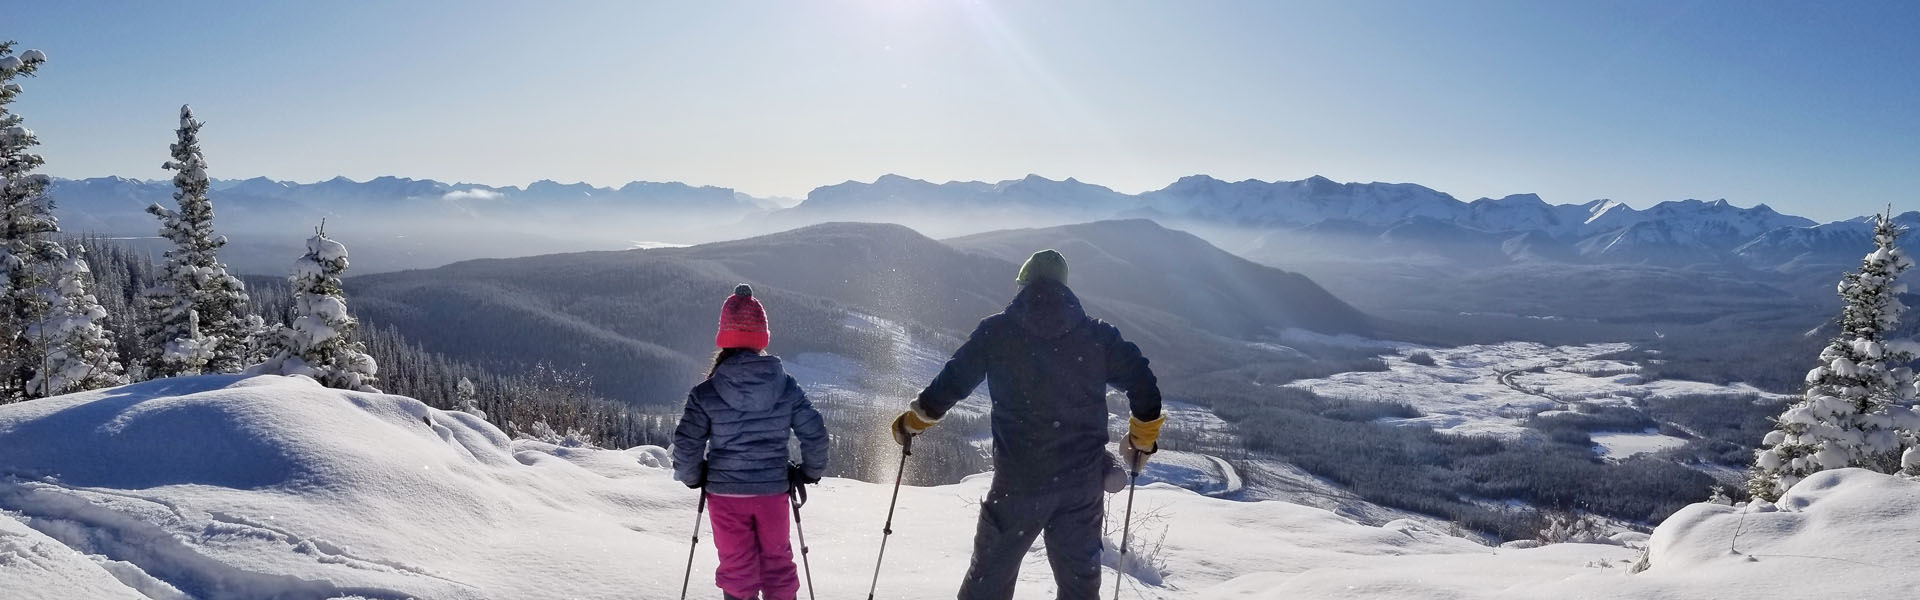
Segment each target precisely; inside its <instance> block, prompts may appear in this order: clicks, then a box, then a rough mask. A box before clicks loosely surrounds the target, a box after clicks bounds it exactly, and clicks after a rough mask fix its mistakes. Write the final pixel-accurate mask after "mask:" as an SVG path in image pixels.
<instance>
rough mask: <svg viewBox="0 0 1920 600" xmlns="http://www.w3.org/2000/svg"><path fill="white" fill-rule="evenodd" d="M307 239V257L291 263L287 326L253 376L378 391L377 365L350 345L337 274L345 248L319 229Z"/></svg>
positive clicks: (351, 321)
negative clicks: (268, 375) (305, 378)
mask: <svg viewBox="0 0 1920 600" xmlns="http://www.w3.org/2000/svg"><path fill="white" fill-rule="evenodd" d="M315 234H316V235H314V236H313V237H312V238H310V239H308V240H307V254H306V255H305V256H302V257H300V260H299V261H297V262H295V263H294V265H293V277H292V278H291V280H292V281H293V294H294V297H293V323H292V324H291V325H289V326H288V327H286V328H285V329H282V330H281V331H280V335H279V337H278V346H277V352H276V353H275V354H274V356H273V357H272V358H269V359H267V362H265V363H262V364H261V365H260V366H258V367H255V368H254V369H252V371H253V372H257V373H272V374H278V375H305V376H308V377H312V378H314V380H316V381H319V382H320V384H321V385H325V386H327V387H331V388H339V389H344V390H358V391H363V392H378V391H380V390H379V389H377V388H374V387H373V384H374V383H375V378H374V375H375V374H376V373H377V372H378V371H379V365H377V364H376V363H374V361H373V357H371V356H368V355H367V352H366V346H365V345H364V344H362V343H360V342H357V341H353V339H352V335H353V329H354V327H355V326H356V325H358V323H357V322H356V321H355V320H354V318H353V316H352V315H349V314H347V299H346V294H345V292H343V291H342V290H341V289H340V274H341V273H343V272H346V270H347V247H346V246H343V245H341V244H340V242H336V241H333V239H332V238H329V237H327V232H326V227H325V226H324V225H322V226H321V228H320V229H318V230H316V231H315Z"/></svg>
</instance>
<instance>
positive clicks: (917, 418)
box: [893, 402, 940, 446]
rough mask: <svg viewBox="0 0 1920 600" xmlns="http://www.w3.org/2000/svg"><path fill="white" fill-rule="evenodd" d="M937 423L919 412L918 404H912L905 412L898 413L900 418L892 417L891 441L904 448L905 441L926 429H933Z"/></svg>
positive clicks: (936, 420) (937, 421)
mask: <svg viewBox="0 0 1920 600" xmlns="http://www.w3.org/2000/svg"><path fill="white" fill-rule="evenodd" d="M939 422H940V420H939V419H935V418H933V417H929V416H927V414H926V413H924V412H921V411H920V403H919V402H914V403H913V406H912V407H911V408H910V409H909V410H908V411H907V412H903V413H900V416H898V417H894V419H893V441H894V443H897V444H900V445H902V446H905V445H907V440H909V439H912V438H913V436H916V435H920V434H922V433H925V432H926V431H927V429H928V428H930V427H933V424H934V423H939Z"/></svg>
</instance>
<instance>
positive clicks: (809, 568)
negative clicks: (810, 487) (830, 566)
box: [787, 485, 814, 599]
mask: <svg viewBox="0 0 1920 600" xmlns="http://www.w3.org/2000/svg"><path fill="white" fill-rule="evenodd" d="M787 501H788V502H790V503H792V504H793V530H794V532H796V533H799V534H800V567H801V568H802V569H805V570H806V572H807V598H809V599H814V595H813V564H812V562H811V561H809V560H807V550H808V549H807V528H805V527H801V526H800V507H801V506H802V505H804V504H806V503H807V487H806V486H805V485H797V486H794V487H793V489H791V490H788V491H787Z"/></svg>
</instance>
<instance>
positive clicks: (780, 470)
mask: <svg viewBox="0 0 1920 600" xmlns="http://www.w3.org/2000/svg"><path fill="white" fill-rule="evenodd" d="M789 434H791V435H794V436H798V437H799V438H800V456H801V461H800V469H801V471H803V472H805V473H806V475H807V476H808V477H814V478H817V477H819V476H821V475H822V474H824V473H825V472H826V470H827V426H826V422H825V421H823V420H822V419H821V418H820V411H817V410H814V409H813V403H812V402H809V401H807V394H806V392H803V391H801V390H800V384H799V383H797V382H795V381H794V380H793V377H792V376H790V375H787V372H786V369H784V368H782V367H781V365H780V359H779V358H778V357H773V356H762V355H756V354H741V355H737V356H734V357H732V358H729V359H727V360H726V362H724V363H721V364H720V367H719V369H717V370H715V371H714V374H713V377H711V378H708V379H707V380H706V381H705V382H702V383H701V384H700V385H697V386H694V388H693V392H692V393H690V394H688V395H687V408H686V412H685V414H683V415H682V416H681V417H680V426H679V428H677V429H675V430H674V432H673V472H674V477H675V478H676V479H679V480H680V481H681V482H683V483H688V484H693V483H697V482H699V481H700V479H701V477H702V473H703V472H704V475H705V477H706V482H707V484H706V485H707V490H708V491H711V492H713V493H716V494H734V495H742V496H762V495H771V494H784V493H786V492H787V438H788V436H789Z"/></svg>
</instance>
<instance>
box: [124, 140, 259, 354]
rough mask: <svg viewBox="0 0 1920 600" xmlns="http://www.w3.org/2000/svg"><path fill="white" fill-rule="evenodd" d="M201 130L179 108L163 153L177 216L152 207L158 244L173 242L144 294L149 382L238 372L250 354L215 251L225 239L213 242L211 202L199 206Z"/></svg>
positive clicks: (238, 292)
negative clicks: (167, 153)
mask: <svg viewBox="0 0 1920 600" xmlns="http://www.w3.org/2000/svg"><path fill="white" fill-rule="evenodd" d="M200 126H201V123H200V121H198V120H195V119H194V118H193V109H192V107H188V106H181V107H180V128H179V129H177V130H175V132H174V133H175V135H176V137H177V139H176V140H175V142H174V143H173V145H172V146H171V147H170V148H171V149H172V151H173V160H169V161H167V163H166V164H164V165H162V167H164V168H166V169H170V170H172V171H174V175H173V186H174V188H175V191H174V194H173V198H174V200H175V201H176V202H177V203H178V204H179V207H180V208H179V210H177V211H176V210H173V209H169V208H166V207H164V206H161V205H159V204H155V205H153V206H149V207H147V212H149V213H152V214H153V215H154V216H156V217H159V218H160V236H161V237H164V238H166V239H167V240H168V241H171V242H173V245H174V247H173V249H172V250H168V251H167V263H166V267H165V270H164V272H163V273H162V275H161V277H160V281H159V282H158V283H157V284H156V285H154V286H153V288H151V289H150V290H148V303H149V311H150V314H151V316H152V317H153V321H152V322H151V323H149V324H148V325H147V327H146V331H145V337H146V340H147V356H146V363H147V372H148V376H149V377H155V378H157V377H172V376H176V375H193V374H198V373H202V372H205V373H233V372H238V371H239V370H240V369H241V368H242V367H244V366H246V364H247V363H248V362H249V361H248V359H249V358H252V355H253V354H255V353H254V352H252V350H253V346H252V345H253V344H254V340H253V339H252V336H253V335H255V334H256V333H257V329H258V328H257V327H255V326H254V325H255V324H253V323H250V322H249V321H248V319H247V316H248V314H247V291H246V286H244V285H242V284H241V283H240V279H239V278H237V277H234V276H232V275H229V274H227V266H226V265H224V264H221V263H220V257H219V250H220V248H221V247H222V246H225V245H226V244H227V238H225V237H223V236H216V235H214V234H213V202H212V201H211V200H209V199H207V186H208V184H209V183H210V181H209V179H208V178H207V161H206V158H205V157H204V156H202V155H201V153H200V139H199V133H200Z"/></svg>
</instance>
